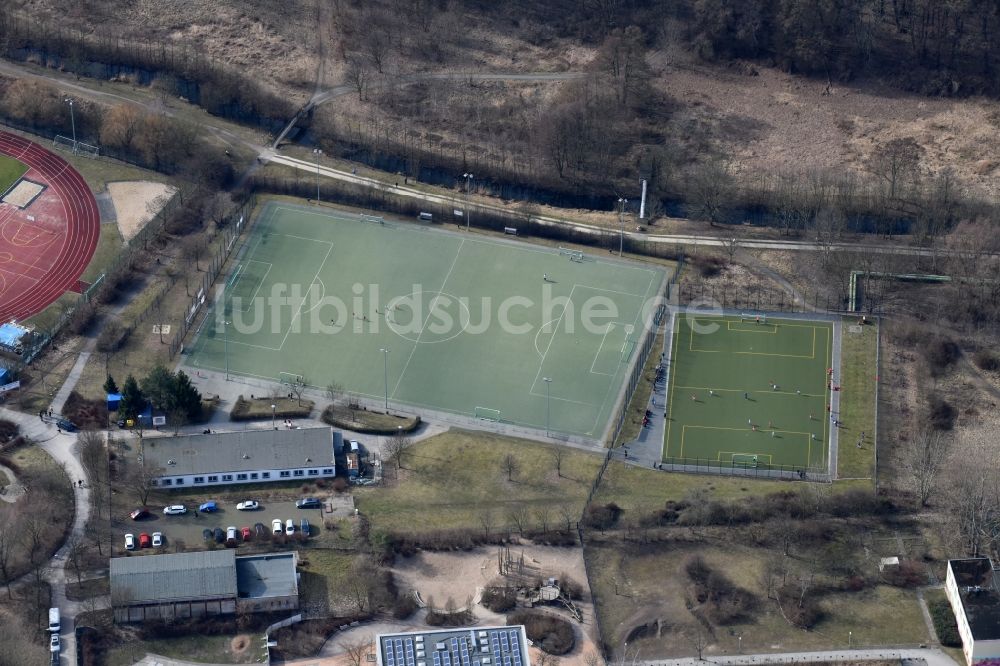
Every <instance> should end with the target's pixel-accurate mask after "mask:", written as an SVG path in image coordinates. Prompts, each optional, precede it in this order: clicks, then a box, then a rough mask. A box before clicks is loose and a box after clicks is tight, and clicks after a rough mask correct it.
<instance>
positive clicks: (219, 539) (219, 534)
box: [213, 527, 226, 543]
mask: <svg viewBox="0 0 1000 666" xmlns="http://www.w3.org/2000/svg"><path fill="white" fill-rule="evenodd" d="M213 534H214V535H215V543H223V542H224V541H225V540H226V533H225V532H223V531H222V528H221V527H216V528H215V532H213Z"/></svg>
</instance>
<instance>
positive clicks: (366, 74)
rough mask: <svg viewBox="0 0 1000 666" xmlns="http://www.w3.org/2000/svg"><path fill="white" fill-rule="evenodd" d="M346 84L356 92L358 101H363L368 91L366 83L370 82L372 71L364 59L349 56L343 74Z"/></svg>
mask: <svg viewBox="0 0 1000 666" xmlns="http://www.w3.org/2000/svg"><path fill="white" fill-rule="evenodd" d="M344 75H345V77H346V78H347V82H348V83H350V84H351V85H352V86H353V87H354V89H355V90H357V91H358V99H359V100H360V101H362V102H363V101H364V100H365V93H366V92H367V91H368V82H369V81H370V80H371V76H372V71H371V68H370V67H369V66H368V62H367V61H366V60H365V58H360V57H357V56H349V57H348V59H347V70H346V72H345V73H344Z"/></svg>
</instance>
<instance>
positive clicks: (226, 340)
mask: <svg viewBox="0 0 1000 666" xmlns="http://www.w3.org/2000/svg"><path fill="white" fill-rule="evenodd" d="M222 325H223V326H224V328H223V329H222V336H223V337H222V340H223V342H224V344H225V345H226V381H227V382H228V381H229V322H228V321H225V320H223V322H222Z"/></svg>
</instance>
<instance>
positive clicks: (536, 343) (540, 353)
mask: <svg viewBox="0 0 1000 666" xmlns="http://www.w3.org/2000/svg"><path fill="white" fill-rule="evenodd" d="M556 321H558V320H557V319H553V320H552V321H547V322H545V323H544V324H542V326H541V327H540V328H539V329H538V332H537V333H535V353H536V354H538V355H539V356H540V357H543V358H544V356H543V354H542V350H541V349H539V348H538V336H539V335H541V334H542V331H544V330H545V327H546V326H548V325H549V324H553V323H555V322H556ZM552 334H553V335H555V331H553V333H552Z"/></svg>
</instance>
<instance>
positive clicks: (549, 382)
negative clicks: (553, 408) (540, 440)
mask: <svg viewBox="0 0 1000 666" xmlns="http://www.w3.org/2000/svg"><path fill="white" fill-rule="evenodd" d="M542 381H543V382H545V436H546V437H548V436H549V413H550V410H549V405H550V404H551V403H552V400H551V394H550V392H549V387H550V386H551V385H552V378H551V377H542Z"/></svg>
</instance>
